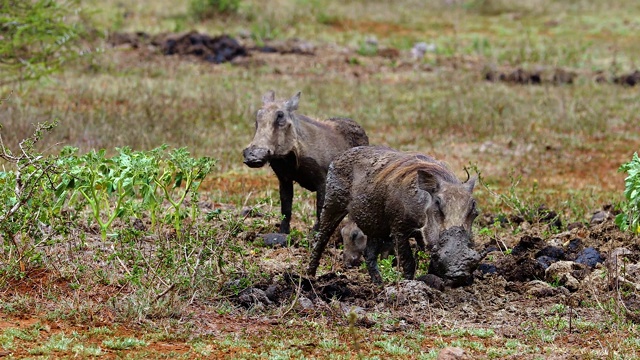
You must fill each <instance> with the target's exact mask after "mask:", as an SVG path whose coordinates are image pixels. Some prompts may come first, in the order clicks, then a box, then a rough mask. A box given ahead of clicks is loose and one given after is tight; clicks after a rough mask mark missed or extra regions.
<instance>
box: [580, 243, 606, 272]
mask: <svg viewBox="0 0 640 360" xmlns="http://www.w3.org/2000/svg"><path fill="white" fill-rule="evenodd" d="M576 262H577V263H578V264H585V265H587V266H588V267H590V268H594V267H595V266H596V264H598V263H602V262H604V258H603V257H602V255H600V252H599V251H598V250H596V249H594V248H592V247H588V248H585V249H584V250H582V251H581V252H580V253H579V254H578V257H577V258H576Z"/></svg>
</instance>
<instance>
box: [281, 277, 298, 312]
mask: <svg viewBox="0 0 640 360" xmlns="http://www.w3.org/2000/svg"><path fill="white" fill-rule="evenodd" d="M301 290H302V276H300V275H298V289H297V290H296V297H295V298H294V299H293V301H292V302H291V306H289V308H288V309H287V311H285V312H284V313H283V314H282V315H281V316H280V317H285V316H286V315H287V314H288V313H289V311H291V310H292V309H293V307H294V306H296V303H297V302H298V299H299V298H300V292H301Z"/></svg>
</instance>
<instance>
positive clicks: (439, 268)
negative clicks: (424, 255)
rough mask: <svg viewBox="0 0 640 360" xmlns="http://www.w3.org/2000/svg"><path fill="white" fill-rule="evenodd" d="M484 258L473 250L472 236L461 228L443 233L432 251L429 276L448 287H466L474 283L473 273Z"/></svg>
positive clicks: (455, 227)
mask: <svg viewBox="0 0 640 360" xmlns="http://www.w3.org/2000/svg"><path fill="white" fill-rule="evenodd" d="M481 260H482V256H481V255H480V254H479V253H478V252H476V251H475V250H474V249H473V243H472V242H471V236H470V234H469V233H468V232H466V231H465V230H464V229H463V228H462V227H461V226H454V227H452V228H449V229H447V230H445V231H444V232H442V234H440V238H439V239H438V242H437V243H436V244H434V246H433V248H432V251H431V261H430V263H429V274H433V275H436V276H438V277H440V278H442V279H443V280H444V281H445V284H447V285H448V286H452V287H456V286H465V285H470V284H471V283H473V271H474V270H475V269H476V268H477V267H478V265H479V264H480V261H481Z"/></svg>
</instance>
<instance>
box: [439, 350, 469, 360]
mask: <svg viewBox="0 0 640 360" xmlns="http://www.w3.org/2000/svg"><path fill="white" fill-rule="evenodd" d="M436 359H437V360H462V359H468V357H467V356H466V355H465V353H464V350H462V349H461V348H459V347H446V348H444V349H442V350H440V352H439V353H438V357H437V358H436Z"/></svg>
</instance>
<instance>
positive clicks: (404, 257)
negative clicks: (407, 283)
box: [392, 234, 416, 280]
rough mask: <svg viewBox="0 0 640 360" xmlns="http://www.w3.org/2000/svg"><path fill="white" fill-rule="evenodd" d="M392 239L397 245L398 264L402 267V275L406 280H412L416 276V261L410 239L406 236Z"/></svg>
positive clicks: (402, 235) (401, 235) (395, 236)
mask: <svg viewBox="0 0 640 360" xmlns="http://www.w3.org/2000/svg"><path fill="white" fill-rule="evenodd" d="M392 238H393V239H394V241H395V243H396V247H397V251H398V263H399V264H400V266H402V274H403V275H404V278H405V279H407V280H412V279H413V277H414V276H415V274H416V260H415V258H414V257H413V251H411V244H410V243H409V238H408V237H407V236H405V235H404V234H397V235H394V236H392Z"/></svg>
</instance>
